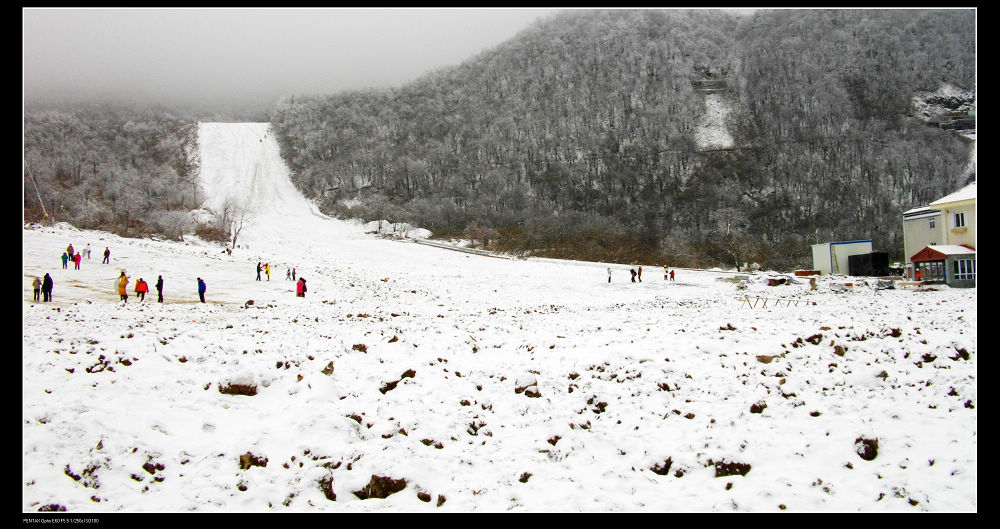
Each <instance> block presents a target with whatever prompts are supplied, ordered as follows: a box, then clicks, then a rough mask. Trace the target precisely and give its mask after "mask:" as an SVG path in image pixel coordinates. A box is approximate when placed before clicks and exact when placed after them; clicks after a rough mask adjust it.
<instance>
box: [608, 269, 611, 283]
mask: <svg viewBox="0 0 1000 529" xmlns="http://www.w3.org/2000/svg"><path fill="white" fill-rule="evenodd" d="M610 282H611V267H610V266H609V267H608V283H610Z"/></svg>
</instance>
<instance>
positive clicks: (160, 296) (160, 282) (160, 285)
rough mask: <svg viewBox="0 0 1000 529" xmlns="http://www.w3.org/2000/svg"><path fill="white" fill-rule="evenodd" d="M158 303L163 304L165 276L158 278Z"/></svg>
mask: <svg viewBox="0 0 1000 529" xmlns="http://www.w3.org/2000/svg"><path fill="white" fill-rule="evenodd" d="M156 302H157V303H163V276H160V277H158V278H156Z"/></svg>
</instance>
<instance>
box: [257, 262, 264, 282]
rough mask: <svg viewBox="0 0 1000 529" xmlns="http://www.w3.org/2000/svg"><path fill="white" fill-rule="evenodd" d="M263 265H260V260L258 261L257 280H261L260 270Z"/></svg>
mask: <svg viewBox="0 0 1000 529" xmlns="http://www.w3.org/2000/svg"><path fill="white" fill-rule="evenodd" d="M262 268H263V267H262V266H261V265H260V261H257V281H260V271H261V269H262Z"/></svg>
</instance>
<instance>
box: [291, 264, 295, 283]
mask: <svg viewBox="0 0 1000 529" xmlns="http://www.w3.org/2000/svg"><path fill="white" fill-rule="evenodd" d="M292 281H295V267H292Z"/></svg>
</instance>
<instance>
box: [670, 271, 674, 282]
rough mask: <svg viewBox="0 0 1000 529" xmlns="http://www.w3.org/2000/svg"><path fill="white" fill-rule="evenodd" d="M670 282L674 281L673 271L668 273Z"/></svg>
mask: <svg viewBox="0 0 1000 529" xmlns="http://www.w3.org/2000/svg"><path fill="white" fill-rule="evenodd" d="M670 280H671V281H673V280H674V271H673V270H671V271H670Z"/></svg>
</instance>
